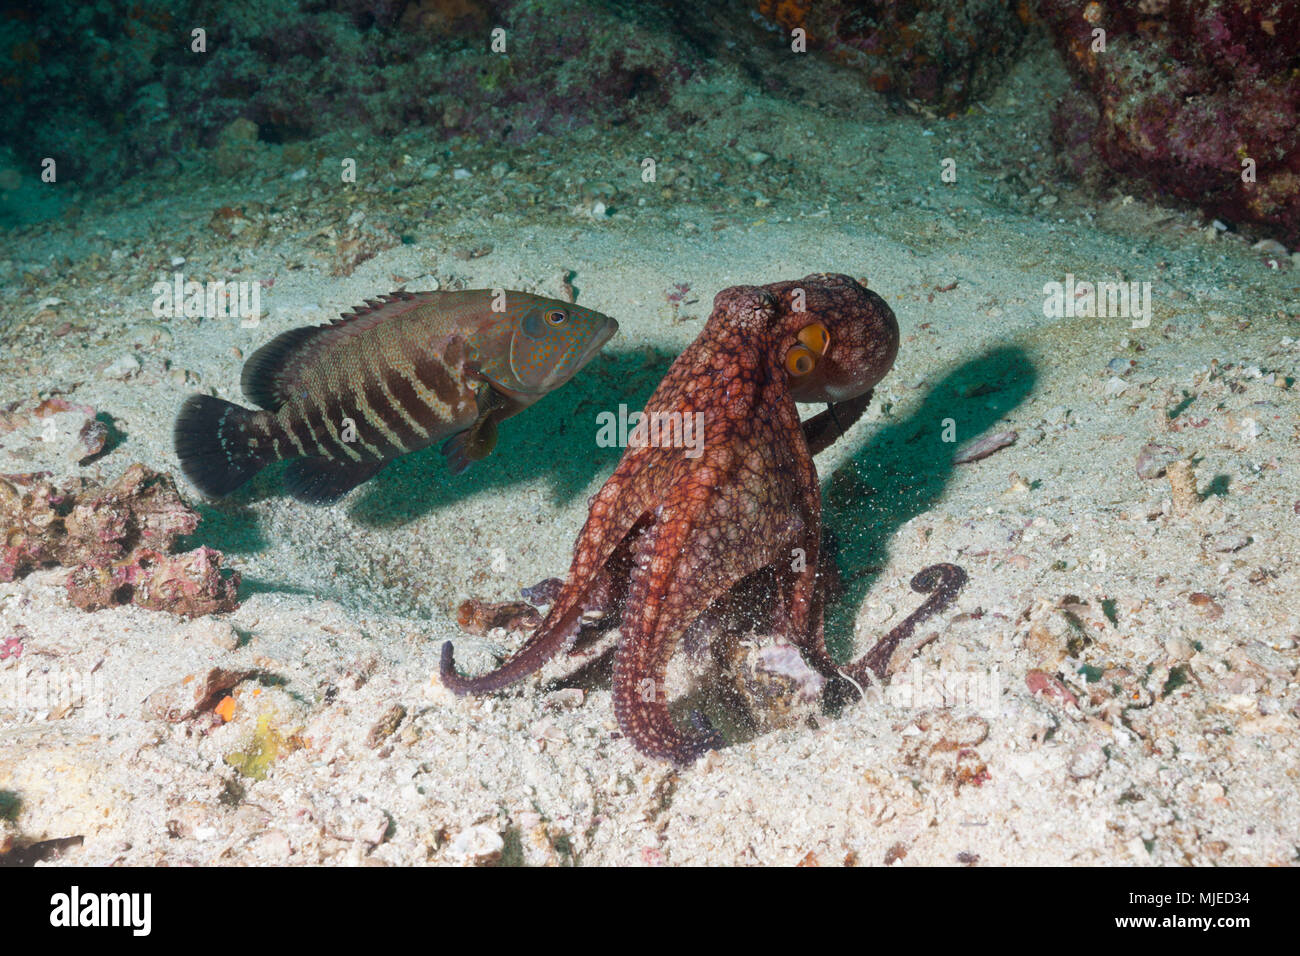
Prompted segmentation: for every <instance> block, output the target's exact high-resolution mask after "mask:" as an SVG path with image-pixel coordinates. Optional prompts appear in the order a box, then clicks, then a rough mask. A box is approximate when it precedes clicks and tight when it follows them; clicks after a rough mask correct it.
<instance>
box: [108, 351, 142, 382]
mask: <svg viewBox="0 0 1300 956" xmlns="http://www.w3.org/2000/svg"><path fill="white" fill-rule="evenodd" d="M100 374H101V375H102V376H103V377H104V378H112V379H117V380H119V381H125V380H126V379H128V378H131V376H133V375H138V374H140V360H139V359H138V358H136V357H135V356H134V355H123V356H122V357H121V358H119V359H117V360H115V361H114V362H113V363H112V364H111V365H109V366H108V367H107V368H105V369H104V371H103V372H101V373H100Z"/></svg>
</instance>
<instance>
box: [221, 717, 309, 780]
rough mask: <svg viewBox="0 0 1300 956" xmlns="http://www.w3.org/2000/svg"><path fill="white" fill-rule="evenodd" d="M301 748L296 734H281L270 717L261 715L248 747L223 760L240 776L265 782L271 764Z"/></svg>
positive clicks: (228, 755) (300, 742)
mask: <svg viewBox="0 0 1300 956" xmlns="http://www.w3.org/2000/svg"><path fill="white" fill-rule="evenodd" d="M301 746H302V741H301V740H300V739H299V738H298V736H297V735H296V734H289V735H287V736H286V735H285V734H282V733H281V732H280V730H279V728H277V727H276V726H275V725H273V724H272V723H271V715H270V714H262V715H261V716H260V717H258V718H257V728H256V729H255V730H254V731H253V738H252V740H251V741H250V742H249V745H248V746H247V747H246V748H245V749H244V750H241V751H237V752H235V753H230V754H226V756H225V757H224V758H223V759H224V760H225V761H226V763H227V764H228V765H230V766H231V767H233V768H234V769H235V770H236V771H237V772H238V773H239V774H240V775H241V776H245V777H249V778H251V779H253V780H265V779H266V776H267V774H268V773H269V772H270V770H271V765H272V764H274V763H275V762H276V761H277V760H279V759H280V758H281V757H283V756H284V755H286V754H290V753H293V752H294V751H295V750H297V749H298V748H299V747H301Z"/></svg>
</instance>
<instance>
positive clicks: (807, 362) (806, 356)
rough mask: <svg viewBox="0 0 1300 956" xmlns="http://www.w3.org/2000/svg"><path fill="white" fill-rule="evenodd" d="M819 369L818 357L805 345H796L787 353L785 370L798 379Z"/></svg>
mask: <svg viewBox="0 0 1300 956" xmlns="http://www.w3.org/2000/svg"><path fill="white" fill-rule="evenodd" d="M816 367H817V356H816V355H815V354H814V353H813V351H812V350H811V349H809V348H808V347H807V346H805V345H796V346H795V347H794V348H792V349H790V351H788V352H786V353H785V370H786V371H787V372H789V373H790V374H791V375H793V376H795V377H796V378H800V377H802V376H804V375H807V374H808V373H809V372H811V371H812V370H813V369H814V368H816Z"/></svg>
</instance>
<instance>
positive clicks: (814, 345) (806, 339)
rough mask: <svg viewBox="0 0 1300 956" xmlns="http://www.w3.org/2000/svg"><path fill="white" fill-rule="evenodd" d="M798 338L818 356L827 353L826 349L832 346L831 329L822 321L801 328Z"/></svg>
mask: <svg viewBox="0 0 1300 956" xmlns="http://www.w3.org/2000/svg"><path fill="white" fill-rule="evenodd" d="M798 339H799V341H800V342H802V343H803V344H804V345H806V346H808V348H809V350H810V351H812V353H813V354H814V355H816V356H817V357H818V358H821V357H822V356H823V355H825V354H826V350H827V349H829V348H830V347H831V333H830V330H829V329H827V328H826V326H824V325H822V324H821V323H820V322H814V323H812V325H805V326H804V327H803V328H802V329H800V330H799V335H798Z"/></svg>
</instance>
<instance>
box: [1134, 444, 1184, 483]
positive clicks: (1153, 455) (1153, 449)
mask: <svg viewBox="0 0 1300 956" xmlns="http://www.w3.org/2000/svg"><path fill="white" fill-rule="evenodd" d="M1182 457H1183V453H1182V451H1181V450H1180V449H1178V448H1175V447H1174V446H1173V445H1156V444H1150V445H1143V446H1142V450H1141V451H1140V452H1138V457H1137V476H1138V477H1139V478H1141V479H1142V480H1143V481H1150V480H1151V479H1153V478H1159V477H1160V476H1161V475H1163V474H1164V473H1165V469H1166V468H1167V467H1168V466H1169V463H1170V462H1173V461H1177V460H1178V459H1180V458H1182Z"/></svg>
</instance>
